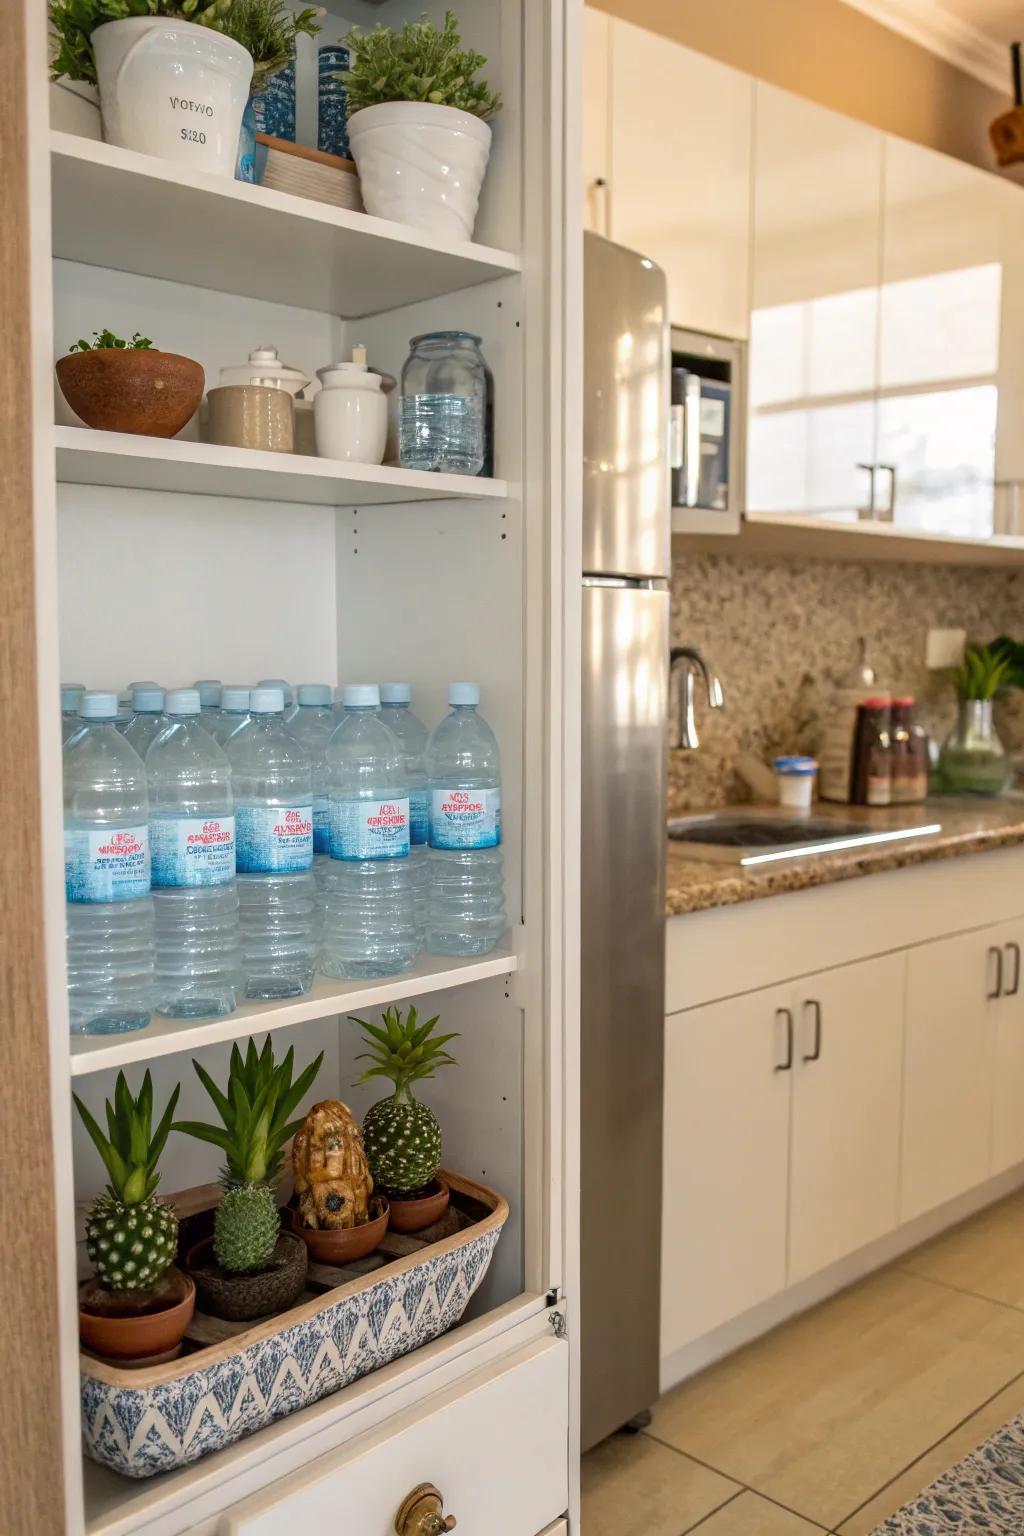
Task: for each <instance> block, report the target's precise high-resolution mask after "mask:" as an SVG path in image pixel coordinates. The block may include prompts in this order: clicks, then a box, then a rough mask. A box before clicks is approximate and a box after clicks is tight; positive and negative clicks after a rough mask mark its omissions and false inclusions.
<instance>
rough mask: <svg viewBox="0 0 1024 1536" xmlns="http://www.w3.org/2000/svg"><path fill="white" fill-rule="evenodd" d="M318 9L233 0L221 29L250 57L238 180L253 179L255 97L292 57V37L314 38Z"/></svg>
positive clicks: (279, 1) (280, 0)
mask: <svg viewBox="0 0 1024 1536" xmlns="http://www.w3.org/2000/svg"><path fill="white" fill-rule="evenodd" d="M319 15H320V11H319V10H318V8H317V7H316V6H311V5H308V6H306V7H305V8H304V9H303V10H301V11H295V12H292V11H289V10H287V9H286V8H285V4H284V0H234V4H233V5H232V7H231V10H230V11H229V12H228V15H227V18H226V20H225V23H224V31H225V33H226V34H227V35H228V36H229V37H233V38H234V40H235V42H236V43H241V45H242V47H243V48H245V49H246V50H247V51H248V53H249V54H250V55H251V57H252V62H253V72H252V84H251V86H250V87H249V99H248V101H247V102H246V107H245V111H244V113H243V114H242V133H241V138H240V140H239V145H238V166H237V169H236V171H235V176H236V178H237V180H238V181H255V180H256V133H257V129H258V127H259V124H258V121H257V116H258V114H257V109H256V106H255V98H256V97H257V96H262V94H263V92H264V91H265V90H266V89H267V86H268V85H269V84H270V82H271V80H272V79H273V78H274V76H275V75H277V74H280V72H281V70H282V69H287V67H288V65H289V64H290V63H291V62H292V60H293V59H294V57H295V39H296V38H297V37H298V36H299V34H300V33H302V34H304V35H305V36H306V37H315V36H316V34H317V33H318V32H319V31H320V23H319V21H318V20H317V17H318V16H319Z"/></svg>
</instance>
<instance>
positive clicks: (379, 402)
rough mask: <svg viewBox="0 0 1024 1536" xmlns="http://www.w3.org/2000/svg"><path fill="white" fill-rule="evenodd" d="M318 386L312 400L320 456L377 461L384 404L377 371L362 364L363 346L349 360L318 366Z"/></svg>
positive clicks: (384, 433)
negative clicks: (315, 395) (323, 366)
mask: <svg viewBox="0 0 1024 1536" xmlns="http://www.w3.org/2000/svg"><path fill="white" fill-rule="evenodd" d="M316 376H317V378H318V379H319V380H320V384H321V389H320V393H319V394H318V395H317V397H316V399H315V400H314V402H313V406H314V417H315V423H316V451H317V453H318V454H319V455H320V457H321V458H322V459H343V460H344V461H346V462H347V463H349V464H380V463H382V462H383V460H384V450H385V448H386V446H387V439H388V407H387V401H386V400H385V398H384V393H383V390H382V388H381V384H382V380H381V376H380V374H379V373H371V371H370V370H369V368H368V367H367V366H366V348H365V347H353V349H352V361H351V362H347V363H332V364H331V366H330V367H329V368H318V369H317V371H316Z"/></svg>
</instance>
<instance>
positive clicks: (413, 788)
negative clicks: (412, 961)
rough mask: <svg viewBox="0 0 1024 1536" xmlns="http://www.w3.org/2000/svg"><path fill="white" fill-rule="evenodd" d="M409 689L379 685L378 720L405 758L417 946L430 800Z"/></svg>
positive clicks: (423, 737)
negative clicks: (382, 722) (393, 737)
mask: <svg viewBox="0 0 1024 1536" xmlns="http://www.w3.org/2000/svg"><path fill="white" fill-rule="evenodd" d="M411 704H412V689H411V688H410V686H409V684H408V683H381V685H380V718H381V719H382V720H383V721H384V724H385V725H386V726H388V727H390V729H391V730H392V731H394V733H395V735H396V736H397V737H398V743H399V746H400V747H401V748H402V752H403V755H404V758H405V782H406V784H407V785H408V787H409V876H410V878H411V880H412V887H413V896H414V898H415V901H416V927H417V930H418V933H419V940H420V946H421V947H422V945H423V943H424V938H425V934H426V927H427V889H428V886H429V884H430V871H429V869H428V867H427V842H428V839H429V834H430V796H429V794H428V792H427V770H426V767H425V765H424V761H423V757H424V753H425V752H426V750H427V728H426V726H425V725H424V724H423V722H422V720H420V719H419V717H418V716H417V715H414V714H413V712H412V709H411V708H410V705H411Z"/></svg>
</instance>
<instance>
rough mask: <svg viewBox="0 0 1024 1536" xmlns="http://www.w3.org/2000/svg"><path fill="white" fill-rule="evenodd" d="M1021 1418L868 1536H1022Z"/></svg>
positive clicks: (1023, 1472) (1023, 1474) (1023, 1440)
mask: <svg viewBox="0 0 1024 1536" xmlns="http://www.w3.org/2000/svg"><path fill="white" fill-rule="evenodd" d="M1022 1531H1024V1413H1021V1414H1018V1415H1017V1417H1016V1418H1015V1419H1011V1420H1010V1422H1009V1424H1004V1425H1003V1427H1002V1429H999V1430H997V1431H996V1433H995V1434H994V1435H991V1436H990V1437H989V1438H988V1439H987V1440H985V1441H983V1443H982V1444H981V1445H979V1446H978V1448H977V1450H975V1451H972V1452H971V1454H970V1455H969V1456H965V1457H964V1459H963V1461H958V1462H957V1464H956V1466H955V1467H951V1468H950V1469H949V1471H948V1472H944V1473H943V1474H942V1476H941V1477H939V1478H936V1480H935V1482H934V1483H932V1484H931V1485H930V1486H929V1487H928V1488H926V1489H925V1491H924V1493H922V1494H921V1495H920V1497H919V1498H916V1499H914V1500H912V1502H911V1503H909V1504H904V1506H903V1508H902V1509H898V1510H897V1511H896V1513H895V1514H894V1515H890V1516H889V1518H888V1520H886V1521H884V1523H883V1524H882V1525H879V1526H877V1527H876V1529H875V1530H874V1531H873V1532H872V1536H952V1533H953V1532H956V1533H957V1536H1021V1533H1022Z"/></svg>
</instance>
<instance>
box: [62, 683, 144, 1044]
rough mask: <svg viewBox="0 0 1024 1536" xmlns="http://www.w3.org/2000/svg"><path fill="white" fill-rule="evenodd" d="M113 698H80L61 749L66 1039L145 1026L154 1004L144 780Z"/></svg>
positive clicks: (102, 695) (95, 695)
mask: <svg viewBox="0 0 1024 1536" xmlns="http://www.w3.org/2000/svg"><path fill="white" fill-rule="evenodd" d="M116 719H117V694H116V693H90V692H86V693H83V694H82V697H81V700H80V701H79V726H80V729H79V730H78V731H76V733H75V734H74V735H73V736H72V737H71V739H70V740H69V741H68V742H67V744H66V745H65V747H64V885H65V892H66V897H67V944H68V1004H69V1008H70V1013H71V1033H72V1034H75V1035H112V1034H120V1033H122V1032H123V1031H126V1030H130V1029H142V1028H143V1027H144V1026H145V1025H146V1024H148V1023H149V1017H150V1013H151V1011H152V1007H153V899H152V897H151V896H150V893H149V874H150V869H149V804H148V801H147V798H146V773H145V770H144V768H143V766H142V760H141V758H140V757H139V755H138V753H137V752H136V751H135V749H134V748H133V747H130V746H129V745H128V743H127V742H126V741H125V739H124V737H123V736H121V734H120V733H119V732H118V731H117V730H116V729H115V726H114V721H115V720H116Z"/></svg>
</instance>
